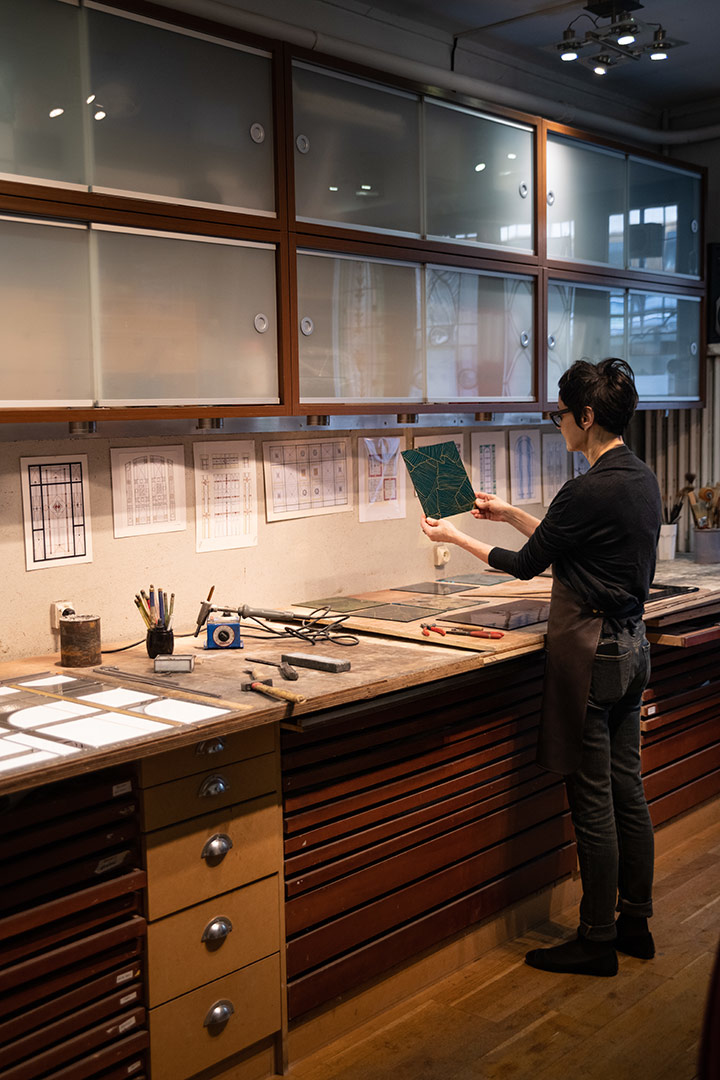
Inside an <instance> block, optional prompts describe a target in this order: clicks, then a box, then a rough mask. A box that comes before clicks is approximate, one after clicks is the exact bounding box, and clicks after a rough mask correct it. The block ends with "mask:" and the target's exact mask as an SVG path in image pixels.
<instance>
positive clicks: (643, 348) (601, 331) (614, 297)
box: [546, 281, 700, 404]
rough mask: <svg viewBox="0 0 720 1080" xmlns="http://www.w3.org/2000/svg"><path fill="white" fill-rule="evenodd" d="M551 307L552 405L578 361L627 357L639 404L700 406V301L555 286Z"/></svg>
mask: <svg viewBox="0 0 720 1080" xmlns="http://www.w3.org/2000/svg"><path fill="white" fill-rule="evenodd" d="M547 307H548V338H547V386H546V393H547V397H548V400H552V399H553V397H555V398H557V384H558V379H559V378H560V376H561V375H562V373H563V372H564V371H566V370H567V369H568V368H569V367H570V365H571V364H572V363H573V361H575V360H580V359H590V360H597V359H599V358H601V357H604V356H621V357H623V358H625V359H627V361H628V363H629V364H630V366H631V367H632V369H633V371H634V372H635V379H636V383H637V389H638V393H639V395H640V400H641V401H652V402H668V401H682V402H683V403H688V404H692V403H694V402H697V401H699V398H700V381H699V365H698V357H699V355H700V299H699V298H698V297H697V296H683V295H679V294H676V293H663V292H658V291H654V290H653V291H646V290H637V289H625V288H617V287H615V288H605V287H602V286H592V285H578V284H575V283H572V282H568V281H551V282H549V284H548V304H547Z"/></svg>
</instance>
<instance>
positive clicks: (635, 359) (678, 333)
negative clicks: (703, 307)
mask: <svg viewBox="0 0 720 1080" xmlns="http://www.w3.org/2000/svg"><path fill="white" fill-rule="evenodd" d="M699 348H700V301H699V299H697V298H695V297H686V296H674V295H669V294H667V293H657V292H639V291H635V290H631V291H630V293H629V296H628V357H627V359H628V362H629V363H630V365H631V367H632V369H633V371H634V372H635V379H636V382H637V388H638V393H639V394H640V397H641V398H644V399H645V400H647V401H662V400H664V399H667V400H673V399H675V398H689V399H690V400H696V399H697V398H699V396H700V384H699V363H698V356H699Z"/></svg>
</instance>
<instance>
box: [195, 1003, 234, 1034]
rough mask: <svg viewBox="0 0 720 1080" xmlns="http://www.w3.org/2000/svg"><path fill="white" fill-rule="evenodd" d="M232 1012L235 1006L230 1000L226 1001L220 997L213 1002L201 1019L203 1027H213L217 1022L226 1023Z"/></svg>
mask: <svg viewBox="0 0 720 1080" xmlns="http://www.w3.org/2000/svg"><path fill="white" fill-rule="evenodd" d="M234 1012H235V1006H234V1005H233V1003H232V1001H228V999H227V998H221V999H220V1001H216V1002H215V1004H214V1005H213V1006H212V1008H211V1009H210V1011H209V1013H208V1014H207V1016H206V1017H205V1019H204V1020H203V1027H215V1026H216V1025H217V1024H226V1023H227V1022H228V1020H229V1019H230V1017H231V1016H232V1014H233V1013H234Z"/></svg>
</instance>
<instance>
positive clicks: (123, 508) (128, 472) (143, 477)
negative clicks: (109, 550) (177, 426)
mask: <svg viewBox="0 0 720 1080" xmlns="http://www.w3.org/2000/svg"><path fill="white" fill-rule="evenodd" d="M110 465H111V472H112V499H113V531H114V534H115V536H116V537H121V536H140V535H144V534H146V533H163V532H180V531H182V529H184V528H185V525H186V517H185V455H184V453H183V448H182V446H142V447H121V448H116V449H112V450H111V451H110Z"/></svg>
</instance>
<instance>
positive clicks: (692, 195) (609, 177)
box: [547, 132, 701, 277]
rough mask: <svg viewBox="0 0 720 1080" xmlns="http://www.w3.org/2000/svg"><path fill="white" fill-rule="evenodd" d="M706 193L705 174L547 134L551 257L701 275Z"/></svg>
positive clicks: (548, 237) (548, 214) (548, 234)
mask: <svg viewBox="0 0 720 1080" xmlns="http://www.w3.org/2000/svg"><path fill="white" fill-rule="evenodd" d="M700 198H701V177H700V175H699V174H698V173H693V172H688V171H686V170H681V169H677V168H673V167H671V166H666V165H661V164H659V163H658V162H655V161H651V160H644V159H642V158H639V157H635V156H632V155H629V154H624V153H620V152H618V151H614V150H609V149H606V148H604V147H599V146H597V145H595V144H594V143H584V142H581V141H580V140H578V139H568V138H565V137H564V136H562V135H558V134H556V133H554V132H549V133H548V139H547V204H548V210H547V253H548V258H551V259H570V260H573V261H576V262H588V263H595V264H598V265H603V266H610V267H622V268H627V269H632V270H643V271H647V272H650V273H653V274H682V275H686V276H688V277H698V276H699V274H700V252H701V247H700V245H701V235H700Z"/></svg>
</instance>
